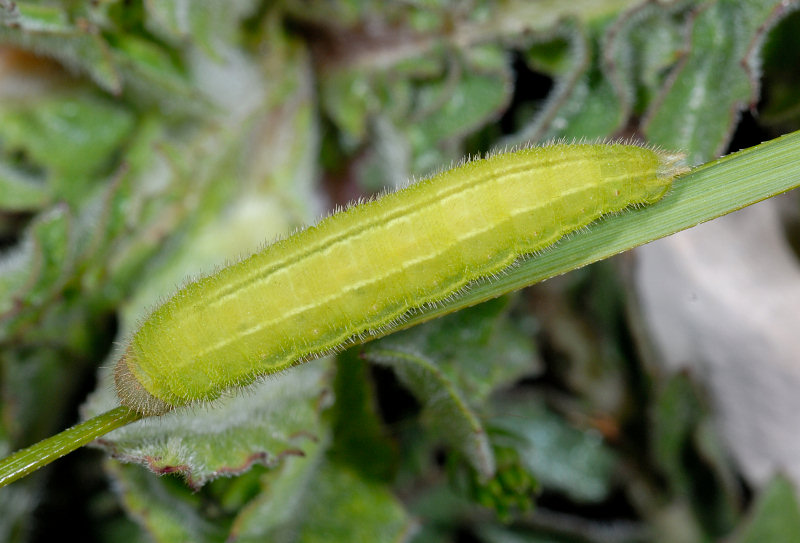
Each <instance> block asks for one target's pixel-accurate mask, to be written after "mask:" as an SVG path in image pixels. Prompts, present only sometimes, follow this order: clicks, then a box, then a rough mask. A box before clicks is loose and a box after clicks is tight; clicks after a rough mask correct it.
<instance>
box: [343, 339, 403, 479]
mask: <svg viewBox="0 0 800 543" xmlns="http://www.w3.org/2000/svg"><path fill="white" fill-rule="evenodd" d="M368 369H369V367H368V366H367V364H366V363H365V362H364V361H363V360H361V359H359V358H357V357H356V349H351V350H349V351H345V352H344V353H342V354H341V355H339V356H338V357H337V370H336V380H335V383H334V394H335V397H336V403H335V404H334V406H333V407H332V408H331V413H330V417H331V419H332V428H333V432H334V443H333V448H332V450H331V452H330V456H331V458H332V459H333V460H335V461H336V462H338V463H340V464H348V465H349V466H350V468H351V469H353V470H355V471H357V472H359V473H361V474H362V475H363V476H365V477H371V478H375V479H378V480H381V481H389V480H391V477H392V475H393V471H394V468H395V467H396V465H397V461H398V459H397V451H396V450H395V447H394V446H393V445H392V443H391V442H390V441H389V438H388V432H387V430H386V429H385V428H384V427H383V425H382V422H381V420H380V416H379V414H378V409H377V406H376V405H375V390H374V387H373V386H372V382H371V380H370V379H369V374H368V371H367V370H368Z"/></svg>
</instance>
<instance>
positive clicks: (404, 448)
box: [0, 0, 800, 543]
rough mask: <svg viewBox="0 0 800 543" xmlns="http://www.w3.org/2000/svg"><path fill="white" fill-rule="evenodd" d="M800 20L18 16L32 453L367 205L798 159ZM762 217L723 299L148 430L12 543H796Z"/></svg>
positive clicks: (788, 432)
mask: <svg viewBox="0 0 800 543" xmlns="http://www.w3.org/2000/svg"><path fill="white" fill-rule="evenodd" d="M796 7H797V2H795V1H790V0H781V1H777V0H741V1H733V0H717V1H700V0H686V1H679V0H676V1H666V0H664V1H656V0H649V1H644V0H576V1H572V2H555V1H547V0H540V1H524V0H465V1H459V2H454V1H449V0H405V1H397V2H378V1H371V0H282V1H268V0H264V1H257V0H229V1H226V2H223V1H219V0H218V1H214V0H195V1H191V0H138V1H137V0H131V1H123V0H96V1H93V2H81V1H73V0H65V1H61V2H57V1H55V0H52V1H48V0H41V1H34V0H30V1H22V0H19V1H11V0H0V244H1V245H2V253H1V254H0V400H2V401H1V403H0V415H1V417H0V453H2V454H6V453H8V452H11V451H12V450H14V449H16V448H19V447H22V446H26V445H29V444H30V443H32V442H34V441H36V440H38V439H41V438H43V437H46V436H48V435H50V434H52V433H54V432H56V431H58V430H60V429H62V428H63V427H65V426H67V425H69V424H72V423H74V422H75V421H77V420H78V419H80V418H83V417H87V416H90V415H92V414H96V413H98V412H100V411H103V410H105V409H108V408H110V407H112V406H113V405H114V404H115V399H114V396H113V391H112V387H111V384H110V383H111V379H110V372H109V368H110V367H111V366H112V365H113V363H114V360H115V356H116V348H117V347H116V345H118V344H119V343H121V342H124V339H125V337H126V336H127V335H128V334H130V333H131V331H132V328H134V327H135V326H136V323H137V322H138V320H139V319H141V318H142V317H143V316H144V315H146V314H147V311H148V310H149V308H152V307H153V305H154V304H157V303H158V301H159V300H161V299H163V298H164V297H165V296H167V295H169V294H170V293H171V292H172V291H174V289H175V288H176V287H178V286H180V285H181V284H182V282H184V281H185V278H186V277H187V276H196V275H198V274H201V273H208V272H210V271H213V270H214V269H215V268H216V267H218V266H220V265H223V264H224V263H225V262H229V261H231V260H233V259H236V258H237V257H239V256H241V255H243V254H247V253H249V252H251V251H253V250H254V249H257V248H259V247H261V246H263V244H264V243H265V242H267V241H269V240H271V239H274V238H275V237H277V236H280V235H283V234H285V233H286V232H288V231H291V230H292V229H294V228H296V227H298V226H299V225H302V224H304V223H307V222H310V221H313V220H314V219H315V218H317V217H319V216H321V215H322V214H324V213H327V212H328V211H329V210H331V209H333V208H334V207H335V206H336V205H341V204H344V203H346V202H348V201H350V200H353V199H355V198H358V197H361V196H364V195H372V194H375V193H377V192H379V191H381V190H383V189H384V188H385V187H389V188H395V187H399V186H402V185H403V184H404V183H405V182H406V180H407V179H409V178H413V177H420V176H425V175H427V174H429V173H431V172H434V171H437V170H439V169H441V168H443V167H447V166H448V165H450V164H451V163H453V162H455V161H458V160H460V159H461V157H463V156H465V155H468V154H475V153H483V152H486V151H489V150H491V149H495V148H498V147H503V146H511V145H517V144H523V143H526V142H533V143H536V142H543V141H547V140H551V139H553V138H565V139H567V140H572V139H588V140H596V139H602V138H639V139H643V140H646V141H649V142H651V143H653V144H656V145H660V146H663V147H665V148H670V149H683V150H685V151H686V152H687V153H688V156H689V161H690V162H691V163H692V164H700V163H703V162H706V161H708V160H711V159H713V158H714V157H716V156H719V155H721V154H724V153H725V152H728V151H730V150H736V149H739V148H742V147H746V146H749V145H753V144H756V143H758V142H760V141H762V140H766V139H770V138H771V137H775V136H777V135H779V134H782V133H785V132H788V131H791V130H796V129H797V128H798V125H799V124H800V71H798V68H797V66H800V12H796V11H794V8H796ZM762 209H766V211H762V212H761V213H766V215H765V216H759V217H762V218H759V219H758V220H757V221H756V222H757V224H759V225H760V224H765V223H766V222H769V224H772V223H773V222H774V224H775V225H776V226H775V228H774V229H772V230H770V231H769V232H762V231H761V230H758V231H757V235H749V236H748V235H747V232H751V233H752V232H753V228H754V227H752V226H751V227H748V226H747V224H745V225H744V226H741V225H739V226H736V225H734V224H732V225H731V226H730V228H729V229H727V230H726V232H727V235H728V236H730V237H731V239H732V241H731V242H730V243H727V242H724V241H719V239H720V238H712V240H711V241H709V242H707V243H710V244H711V245H710V246H712V247H716V248H723V249H724V248H728V247H731V249H732V250H734V251H736V252H735V254H736V255H743V254H744V255H747V257H745V258H740V259H738V260H734V261H732V263H731V264H729V265H727V267H724V268H722V269H716V268H709V267H708V266H710V265H712V264H713V263H714V262H728V261H726V260H724V258H723V256H720V255H716V256H714V259H713V260H712V262H711V264H706V263H704V261H703V256H704V254H706V253H708V251H705V250H698V251H696V253H695V254H694V258H688V257H687V256H686V254H683V253H681V252H680V251H679V250H678V249H670V245H663V244H662V245H660V247H661V248H662V249H659V250H661V251H665V252H661V253H658V254H660V255H661V256H660V258H662V259H663V260H662V261H659V260H648V258H651V257H648V256H647V255H648V254H652V253H645V252H641V251H637V252H634V253H633V254H632V255H631V254H626V255H623V256H621V257H617V258H615V259H612V260H611V261H606V262H603V263H600V264H597V265H594V266H591V267H589V268H585V269H582V270H579V271H577V272H573V273H571V274H568V275H567V276H563V277H560V278H556V279H553V280H550V281H547V282H546V283H543V284H541V285H537V286H535V287H533V288H530V289H526V291H524V292H521V293H517V294H515V295H510V296H506V297H503V298H500V299H497V300H494V301H491V302H488V303H485V304H483V305H481V306H478V307H475V308H472V309H468V310H465V311H462V312H459V313H457V314H454V315H451V316H449V317H445V318H442V319H439V320H436V321H433V322H431V323H428V324H426V325H422V326H419V327H416V328H412V329H410V330H407V331H404V332H401V333H397V334H394V335H391V336H389V337H386V338H384V339H382V340H379V341H377V342H374V343H371V344H367V345H364V346H360V347H357V348H353V349H351V350H349V351H347V352H344V353H342V354H341V355H340V356H338V357H335V358H333V357H332V358H327V359H323V360H319V361H316V362H313V363H310V364H306V365H304V366H301V367H298V368H297V369H295V370H293V371H291V372H287V373H285V374H283V375H280V376H278V377H276V378H271V379H268V380H266V381H264V382H263V383H261V384H259V385H257V386H256V387H253V388H252V389H249V390H248V391H246V392H244V393H240V394H235V395H232V396H231V397H229V398H226V399H225V400H224V401H222V402H220V405H219V406H217V407H215V408H214V409H206V408H196V409H193V410H189V411H183V412H180V413H172V414H170V415H167V416H165V417H162V418H160V419H158V420H147V421H141V422H139V423H136V424H134V425H131V426H129V427H126V428H123V429H121V430H118V431H116V432H114V433H112V434H110V435H109V436H107V438H106V439H104V440H102V442H101V443H100V449H84V450H81V451H78V452H77V453H75V454H73V455H71V456H69V457H66V458H65V459H62V460H61V461H59V462H57V463H55V464H54V465H52V466H50V467H49V468H48V469H46V470H44V471H42V472H40V473H37V474H35V475H34V476H31V477H29V478H27V479H24V480H22V481H19V482H17V483H15V484H13V485H11V486H9V487H7V488H4V489H2V490H0V540H2V541H45V540H51V539H53V538H54V537H64V536H66V535H70V536H73V535H74V536H75V537H79V538H80V539H81V540H83V541H119V542H137V541H164V542H174V541H194V542H215V541H237V542H239V541H279V542H298V543H300V542H310V541H348V542H358V541H368V542H376V543H378V542H382V541H413V542H415V543H429V542H430V543H434V542H445V541H454V542H455V541H457V542H470V543H471V542H483V543H534V542H537V543H540V542H644V541H666V542H689V541H720V540H725V541H731V542H737V543H751V542H756V541H779V542H780V541H796V540H797V537H800V536H798V535H797V534H800V509H798V501H797V488H798V485H800V466H799V465H798V463H799V462H800V454H798V453H797V451H800V443H798V442H797V438H795V437H793V434H797V433H798V432H796V428H794V427H792V424H791V423H792V422H793V416H794V413H797V412H798V411H797V409H795V408H794V404H792V403H791V402H793V401H795V400H793V396H792V394H791V392H792V391H796V390H798V387H800V375H799V374H800V368H798V367H797V366H799V365H800V362H798V360H800V357H799V356H798V353H800V344H798V343H797V341H798V340H797V339H796V338H794V337H793V336H794V335H795V334H794V333H789V332H793V330H794V329H796V324H797V323H798V318H797V314H796V312H795V311H793V308H795V307H797V305H795V304H796V303H798V302H800V272H798V270H797V268H798V267H797V253H796V252H795V251H794V250H793V249H792V247H795V248H797V247H800V237H798V235H797V234H798V224H800V220H798V217H799V216H800V214H799V213H798V210H800V207H798V202H797V197H796V196H795V195H791V194H790V195H788V197H787V198H784V199H782V200H781V201H780V202H779V203H777V204H774V205H772V204H770V207H769V208H768V209H767V208H762ZM764 217H766V218H764ZM712 224H713V223H712ZM737 228H743V229H744V230H737ZM681 239H684V238H681ZM748 240H749V245H747V247H740V246H738V245H734V242H735V243H739V242H742V243H745V242H747V241H748ZM770 240H773V241H774V243H772V242H770ZM775 240H777V241H775ZM685 243H689V242H685ZM653 245H658V244H653ZM648 247H650V246H648ZM751 250H752V251H755V252H753V253H750V252H748V251H751ZM670 251H673V252H670ZM758 251H762V252H758ZM763 251H767V252H763ZM648 262H651V263H652V262H656V263H657V262H668V263H669V262H680V263H682V264H685V266H686V268H683V270H684V271H685V274H678V273H677V272H676V273H672V274H667V275H669V276H671V277H680V278H681V279H682V281H681V288H684V289H686V290H687V291H688V292H689V294H687V295H686V297H685V299H684V296H683V294H674V293H675V292H678V291H675V290H670V288H668V283H667V282H666V281H667V279H668V278H667V277H664V275H663V273H664V271H665V269H666V267H665V266H664V265H656V264H653V265H650V266H648V265H647V263H648ZM758 263H760V265H761V266H762V267H764V266H766V267H768V268H770V269H776V268H779V267H780V266H785V268H786V270H787V271H786V273H785V274H783V275H781V280H779V281H778V280H775V281H772V280H765V279H763V277H764V275H763V273H764V272H762V271H759V270H760V269H761V268H753V269H754V271H753V274H754V277H755V278H756V279H755V280H753V281H751V283H750V287H748V288H752V290H747V291H745V292H742V291H741V290H737V297H735V301H734V302H732V304H731V305H726V306H724V307H717V308H716V309H715V310H714V311H708V312H705V313H703V315H704V317H703V318H702V319H699V318H698V319H696V318H695V317H696V315H697V313H698V309H697V308H698V307H699V306H697V305H687V304H686V303H684V302H686V300H687V299H691V300H694V299H700V300H701V301H702V300H708V299H711V298H712V297H713V296H714V290H713V289H714V288H715V287H717V286H720V285H722V286H725V285H738V283H735V282H733V279H731V278H730V277H729V275H730V276H733V275H735V274H734V273H733V272H734V271H735V272H736V273H741V274H746V273H747V270H748V269H750V268H749V267H750V266H751V265H755V264H758ZM781 269H783V268H781ZM704 270H713V271H711V272H709V273H711V274H712V277H713V281H711V283H713V285H711V286H709V285H706V284H702V283H700V282H693V281H692V279H691V278H692V277H694V276H695V275H692V273H690V272H693V273H696V274H699V273H700V272H702V271H704ZM659 272H661V273H662V275H659ZM759 278H762V279H759ZM652 292H660V293H667V294H669V295H668V296H663V299H655V298H653V297H652V296H650V295H649V294H648V293H652ZM748 292H750V294H748ZM770 300H774V301H773V302H770ZM771 303H774V304H779V303H782V304H784V305H783V306H781V307H785V308H788V310H787V311H786V312H784V313H781V312H780V311H778V310H777V309H776V310H775V311H774V312H773V311H772V309H770V308H772V307H773V306H772V305H770V304H771ZM776 307H777V306H776ZM687 308H688V309H687ZM690 312H693V313H691V315H690V314H689V313H690ZM739 312H742V313H741V314H744V315H754V314H759V315H760V314H761V313H763V314H764V316H763V318H759V320H758V321H757V322H756V321H751V320H749V319H746V318H742V317H741V316H740V315H741V314H740V313H739ZM664 315H669V316H673V317H674V319H673V320H664V319H663V316H664ZM726 317H727V318H728V320H726ZM733 317H735V318H733ZM659 319H661V320H659ZM675 323H681V324H680V325H678V324H675ZM720 329H722V331H721V332H720ZM781 330H787V331H788V332H787V333H785V334H781V333H780V331H781ZM698 345H709V346H708V348H703V349H701V348H699V347H697V346H698ZM689 346H692V347H693V348H690V347H689ZM746 346H753V349H755V350H754V354H753V353H751V352H750V351H748V350H747V348H746ZM723 347H725V348H723ZM726 349H727V350H726ZM730 352H733V353H735V354H738V355H739V356H740V358H743V359H742V360H741V364H740V365H738V366H736V367H733V369H731V367H732V366H730V367H729V366H726V365H725V364H726V360H729V359H730V357H731V356H733V355H730V354H728V353H730ZM743 353H745V354H746V356H745V355H744V354H743ZM716 360H721V362H720V364H719V365H717V364H716V362H715V361H716ZM784 360H785V361H788V362H787V363H786V364H783V361H784ZM776 361H777V362H776ZM778 362H780V363H778ZM792 363H793V364H794V365H792ZM736 368H740V369H739V370H737V369H736ZM743 368H744V369H750V368H755V369H753V370H750V371H757V375H755V376H749V374H747V373H743V372H744V369H743ZM720 375H722V376H724V379H727V381H726V380H720V378H719V376H720ZM770 387H772V388H770ZM776 387H777V388H776ZM780 387H784V388H780ZM750 392H752V394H751V395H748V394H749V393H750ZM779 392H780V393H779ZM798 396H800V395H798ZM87 398H88V399H87ZM737 409H739V410H740V411H737ZM784 422H785V423H784ZM110 455H112V456H113V457H114V458H115V459H110ZM147 468H149V470H148V469H147ZM152 472H155V473H157V474H162V476H157V475H156V474H154V473H152Z"/></svg>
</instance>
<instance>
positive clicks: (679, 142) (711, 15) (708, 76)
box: [645, 0, 782, 164]
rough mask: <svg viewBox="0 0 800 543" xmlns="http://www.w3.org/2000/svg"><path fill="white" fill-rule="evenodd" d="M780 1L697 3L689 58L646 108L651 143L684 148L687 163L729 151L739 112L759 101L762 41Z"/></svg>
mask: <svg viewBox="0 0 800 543" xmlns="http://www.w3.org/2000/svg"><path fill="white" fill-rule="evenodd" d="M781 5H782V2H780V1H777V0H775V1H771V2H763V1H760V0H747V1H739V0H717V1H714V2H706V3H704V4H702V5H701V6H699V7H698V8H696V12H695V13H694V15H693V17H692V18H691V19H690V22H689V24H690V34H689V37H688V40H689V48H688V52H687V54H686V57H685V58H684V59H682V60H681V63H680V65H679V66H678V68H677V69H676V71H675V72H674V73H673V74H671V76H670V84H669V86H668V87H666V88H665V89H664V92H663V93H662V95H661V96H660V97H659V98H658V99H657V100H656V101H655V102H654V103H653V106H652V107H651V110H650V112H649V113H648V119H647V122H646V124H645V131H646V134H647V138H648V139H649V140H650V141H651V142H653V143H656V144H658V145H662V146H664V147H666V148H668V149H683V150H686V151H687V152H688V154H689V156H688V162H689V164H700V163H703V162H705V161H707V160H710V159H712V158H713V157H715V156H719V155H720V154H721V153H722V152H723V151H724V150H725V147H726V146H727V144H728V142H729V141H730V138H731V134H732V132H733V128H734V126H735V124H736V121H737V119H738V116H739V113H740V112H741V111H742V110H743V109H744V108H746V107H748V106H749V105H751V104H755V103H756V102H758V98H759V78H760V76H761V73H760V68H759V66H760V61H759V57H760V53H761V44H762V42H763V40H764V38H765V36H766V33H767V31H768V30H769V29H770V28H771V27H772V25H774V24H775V22H776V21H777V20H778V16H779V15H780V14H781V13H782V10H781V9H780V6H781Z"/></svg>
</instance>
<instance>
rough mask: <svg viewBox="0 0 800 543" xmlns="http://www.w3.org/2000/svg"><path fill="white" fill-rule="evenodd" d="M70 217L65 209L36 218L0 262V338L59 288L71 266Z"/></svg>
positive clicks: (56, 208) (61, 208)
mask: <svg viewBox="0 0 800 543" xmlns="http://www.w3.org/2000/svg"><path fill="white" fill-rule="evenodd" d="M72 228H73V226H72V217H71V215H70V213H69V211H68V210H67V208H66V206H63V205H61V206H57V207H54V208H53V209H51V210H50V211H49V212H48V213H45V214H42V215H40V216H39V217H38V218H37V220H36V221H35V222H34V223H33V224H31V226H30V228H29V229H28V231H27V232H26V233H25V235H24V241H23V243H22V244H21V245H20V246H19V247H18V248H17V249H15V250H14V251H11V252H8V253H5V254H4V255H2V260H1V261H0V270H2V274H0V337H8V336H9V335H10V334H11V333H12V329H13V328H12V327H13V326H14V325H16V324H18V320H20V319H25V318H29V317H30V313H31V311H32V310H36V309H39V308H40V306H41V304H43V303H45V302H46V301H47V300H48V298H49V296H51V295H53V294H54V293H55V292H57V291H58V289H59V288H60V286H61V283H62V281H64V280H65V278H66V277H67V276H68V275H69V273H70V271H71V266H72V265H73V262H72V257H73V256H74V255H73V254H72V243H73V240H72Z"/></svg>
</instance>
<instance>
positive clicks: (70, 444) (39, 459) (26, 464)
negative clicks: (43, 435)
mask: <svg viewBox="0 0 800 543" xmlns="http://www.w3.org/2000/svg"><path fill="white" fill-rule="evenodd" d="M141 417H142V415H141V414H139V413H137V412H135V411H132V410H130V409H128V408H127V407H122V406H120V407H117V408H114V409H112V410H110V411H106V412H105V413H102V414H100V415H97V416H96V417H94V418H91V419H89V420H87V421H85V422H82V423H80V424H76V425H75V426H73V427H71V428H67V429H66V430H64V431H63V432H61V433H59V434H56V435H54V436H52V437H49V438H47V439H44V440H42V441H40V442H38V443H35V444H34V445H31V446H30V447H28V448H27V449H22V450H19V451H17V452H15V453H14V454H12V455H11V456H9V457H7V458H4V459H2V460H0V487H3V486H5V485H7V484H9V483H12V482H14V481H16V480H17V479H20V478H22V477H24V476H26V475H28V474H29V473H31V472H33V471H36V470H37V469H39V468H41V467H42V466H45V465H47V464H49V463H50V462H52V461H53V460H56V459H58V458H61V457H62V456H64V455H65V454H67V453H70V452H72V451H74V450H75V449H77V448H78V447H82V446H83V445H86V444H87V443H89V442H90V441H93V440H95V439H97V438H98V437H100V436H102V435H104V434H107V433H108V432H110V431H111V430H115V429H117V428H119V427H121V426H125V425H126V424H129V423H131V422H133V421H135V420H138V419H140V418H141Z"/></svg>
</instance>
